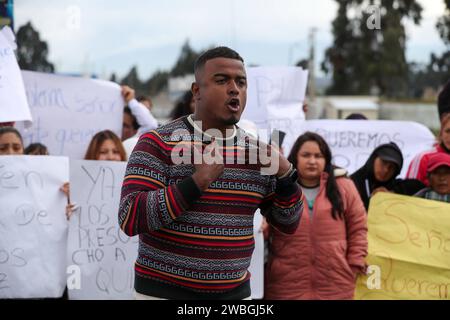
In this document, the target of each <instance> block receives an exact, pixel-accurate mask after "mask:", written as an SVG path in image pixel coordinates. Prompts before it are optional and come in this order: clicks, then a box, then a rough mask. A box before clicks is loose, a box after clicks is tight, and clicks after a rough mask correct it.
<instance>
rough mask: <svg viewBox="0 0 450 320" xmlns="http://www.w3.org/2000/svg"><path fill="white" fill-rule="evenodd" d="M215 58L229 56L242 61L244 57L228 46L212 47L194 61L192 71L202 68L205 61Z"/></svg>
mask: <svg viewBox="0 0 450 320" xmlns="http://www.w3.org/2000/svg"><path fill="white" fill-rule="evenodd" d="M215 58H229V59H235V60H239V61H241V62H242V63H244V59H243V58H242V57H241V56H240V55H239V53H237V52H236V51H234V50H233V49H230V48H228V47H216V48H213V49H209V50H207V51H205V52H203V53H202V54H201V55H200V56H199V57H198V58H197V60H196V61H195V63H194V72H197V70H199V69H200V68H203V66H204V65H205V63H206V61H208V60H211V59H215Z"/></svg>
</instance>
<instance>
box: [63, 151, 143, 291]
mask: <svg viewBox="0 0 450 320" xmlns="http://www.w3.org/2000/svg"><path fill="white" fill-rule="evenodd" d="M125 167H126V162H115V161H87V160H74V161H71V163H70V184H71V185H70V194H71V199H72V201H73V202H75V203H76V204H77V205H78V209H77V210H75V212H74V214H73V215H72V217H71V219H70V224H69V225H70V227H69V243H68V252H67V261H68V262H67V263H68V265H69V266H71V265H76V266H79V267H80V270H81V281H80V287H79V288H75V289H72V288H71V287H69V298H70V299H74V300H78V299H89V300H90V299H93V300H103V299H132V298H133V292H134V262H135V261H136V257H137V252H138V237H132V238H130V237H128V236H127V235H126V234H125V233H123V231H122V230H121V229H120V227H119V223H118V218H117V214H118V210H119V201H120V192H121V187H122V182H123V177H124V174H125ZM69 283H70V281H69Z"/></svg>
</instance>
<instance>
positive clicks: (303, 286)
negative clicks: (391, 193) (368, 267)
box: [264, 132, 367, 300]
mask: <svg viewBox="0 0 450 320" xmlns="http://www.w3.org/2000/svg"><path fill="white" fill-rule="evenodd" d="M288 159H289V161H290V162H291V163H292V164H293V165H295V166H296V167H297V171H298V176H299V178H298V182H299V183H300V185H301V187H302V190H303V194H304V197H305V199H304V203H305V204H308V206H306V205H305V209H304V211H303V215H302V219H301V221H300V226H299V227H298V229H297V231H296V232H295V233H294V234H293V235H287V234H283V233H281V232H279V231H277V230H276V229H271V230H270V233H269V234H270V239H269V243H270V247H269V260H268V263H267V266H266V274H265V290H264V292H265V299H289V300H293V299H352V298H353V293H354V290H355V281H356V276H357V274H359V273H364V272H365V261H364V258H365V257H366V255H367V214H366V211H365V208H364V205H363V203H362V201H361V199H360V197H359V193H358V191H357V190H356V187H355V185H354V184H353V181H352V180H350V179H348V178H347V177H346V176H345V170H342V169H334V167H333V165H332V164H331V151H330V148H329V147H328V145H327V143H326V142H325V140H324V139H323V138H322V137H321V136H319V135H318V134H315V133H312V132H306V133H305V134H303V135H301V136H300V137H299V138H298V139H297V141H296V142H295V144H294V146H293V147H292V150H291V153H290V155H289V157H288Z"/></svg>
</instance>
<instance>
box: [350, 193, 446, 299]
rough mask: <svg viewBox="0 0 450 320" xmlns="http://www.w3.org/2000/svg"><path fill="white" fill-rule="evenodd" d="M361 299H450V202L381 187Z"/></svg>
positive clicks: (360, 285)
mask: <svg viewBox="0 0 450 320" xmlns="http://www.w3.org/2000/svg"><path fill="white" fill-rule="evenodd" d="M368 228H369V232H368V241H369V254H368V256H367V259H366V261H367V264H368V265H370V266H371V267H370V269H369V274H368V275H367V276H362V277H359V278H358V281H357V286H356V293H355V299H364V300H366V299H382V300H385V299H420V300H425V299H440V300H450V204H448V203H445V202H438V201H431V200H424V199H421V198H414V197H406V196H400V195H395V194H391V193H384V192H379V193H377V194H376V195H375V196H374V197H373V198H372V199H371V201H370V207H369V216H368Z"/></svg>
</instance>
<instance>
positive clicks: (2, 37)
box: [0, 27, 31, 125]
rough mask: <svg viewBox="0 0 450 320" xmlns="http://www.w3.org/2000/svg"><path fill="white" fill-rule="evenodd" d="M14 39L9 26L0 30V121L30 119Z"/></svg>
mask: <svg viewBox="0 0 450 320" xmlns="http://www.w3.org/2000/svg"><path fill="white" fill-rule="evenodd" d="M14 40H15V38H14V34H13V33H12V31H11V29H10V28H9V27H4V28H3V29H2V30H1V31H0V122H13V121H31V113H30V109H29V108H28V102H27V98H26V95H25V88H24V85H23V80H22V74H21V73H20V69H19V65H18V63H17V60H16V56H15V55H14V50H15V49H16V47H17V46H16V44H15V42H14ZM29 124H30V123H27V125H29Z"/></svg>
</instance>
